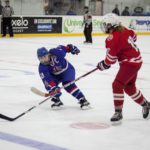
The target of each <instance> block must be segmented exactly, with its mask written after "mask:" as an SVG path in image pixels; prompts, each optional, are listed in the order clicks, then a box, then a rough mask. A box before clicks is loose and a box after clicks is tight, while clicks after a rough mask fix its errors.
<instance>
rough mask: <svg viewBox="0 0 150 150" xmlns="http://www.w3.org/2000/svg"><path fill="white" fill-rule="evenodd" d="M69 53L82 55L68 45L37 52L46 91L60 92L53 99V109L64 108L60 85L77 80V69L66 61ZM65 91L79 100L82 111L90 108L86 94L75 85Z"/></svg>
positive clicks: (42, 48)
mask: <svg viewBox="0 0 150 150" xmlns="http://www.w3.org/2000/svg"><path fill="white" fill-rule="evenodd" d="M67 53H71V54H73V55H77V54H78V53H80V50H79V49H78V48H77V47H76V46H74V45H72V44H68V45H67V46H63V45H59V46H58V47H56V48H52V49H50V50H47V49H46V48H45V47H41V48H39V49H38V50H37V57H38V59H39V61H40V64H39V74H40V77H41V79H42V81H43V83H44V85H45V88H46V90H47V91H48V92H54V91H56V90H57V91H58V92H57V93H56V94H54V96H53V98H52V99H51V101H52V102H53V104H52V105H51V107H52V108H53V109H57V108H61V107H62V106H63V103H62V101H61V100H60V96H61V94H62V93H61V91H60V87H59V83H62V85H65V84H67V83H69V82H71V81H73V80H75V69H74V67H73V66H72V64H71V63H69V62H68V61H67V60H66V59H65V56H66V54H67ZM65 90H66V91H67V92H68V93H70V94H71V95H72V96H73V97H75V98H76V99H77V100H78V102H79V104H80V107H81V109H87V108H89V105H90V103H89V102H88V101H87V100H86V98H85V96H84V94H83V93H82V92H81V90H80V89H79V88H78V87H77V85H76V84H75V83H73V84H71V85H69V86H67V87H65Z"/></svg>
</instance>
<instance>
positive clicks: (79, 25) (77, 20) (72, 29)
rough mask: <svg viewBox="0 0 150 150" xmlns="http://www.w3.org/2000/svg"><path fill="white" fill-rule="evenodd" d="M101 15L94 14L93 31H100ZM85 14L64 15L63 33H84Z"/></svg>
mask: <svg viewBox="0 0 150 150" xmlns="http://www.w3.org/2000/svg"><path fill="white" fill-rule="evenodd" d="M100 19H101V17H96V16H93V18H92V23H93V32H94V33H99V32H100V24H101V21H100ZM83 29H84V26H83V16H71V17H70V16H63V25H62V33H68V34H69V33H83Z"/></svg>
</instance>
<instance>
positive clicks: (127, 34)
mask: <svg viewBox="0 0 150 150" xmlns="http://www.w3.org/2000/svg"><path fill="white" fill-rule="evenodd" d="M135 41H136V34H135V33H134V31H133V30H130V29H127V28H124V29H123V30H122V31H114V32H113V33H112V34H110V35H109V36H108V37H107V39H106V41H105V44H106V48H107V55H106V58H105V63H106V64H108V65H111V64H114V63H115V62H116V61H117V60H118V62H119V63H128V64H141V63H142V57H141V55H140V51H139V48H138V47H137V46H136V44H135Z"/></svg>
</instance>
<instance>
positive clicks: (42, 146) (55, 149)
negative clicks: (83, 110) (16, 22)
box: [0, 132, 67, 150]
mask: <svg viewBox="0 0 150 150" xmlns="http://www.w3.org/2000/svg"><path fill="white" fill-rule="evenodd" d="M0 139H1V140H4V141H8V142H12V143H15V144H20V145H24V146H27V147H32V148H36V149H38V150H67V149H65V148H61V147H59V146H55V145H51V144H46V143H43V142H39V141H35V140H31V139H27V138H23V137H20V136H16V135H12V134H8V133H4V132H0Z"/></svg>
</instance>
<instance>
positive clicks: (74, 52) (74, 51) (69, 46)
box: [67, 44, 80, 55]
mask: <svg viewBox="0 0 150 150" xmlns="http://www.w3.org/2000/svg"><path fill="white" fill-rule="evenodd" d="M67 47H68V48H69V51H70V52H71V54H73V55H78V54H79V53H80V50H79V49H78V48H77V47H76V46H74V45H72V44H68V45H67Z"/></svg>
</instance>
